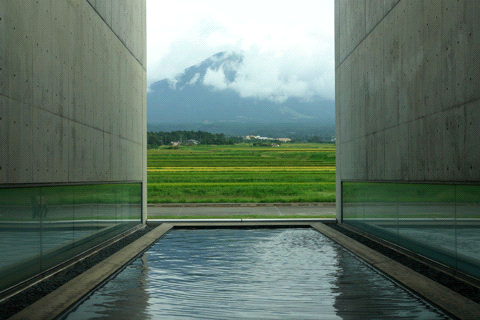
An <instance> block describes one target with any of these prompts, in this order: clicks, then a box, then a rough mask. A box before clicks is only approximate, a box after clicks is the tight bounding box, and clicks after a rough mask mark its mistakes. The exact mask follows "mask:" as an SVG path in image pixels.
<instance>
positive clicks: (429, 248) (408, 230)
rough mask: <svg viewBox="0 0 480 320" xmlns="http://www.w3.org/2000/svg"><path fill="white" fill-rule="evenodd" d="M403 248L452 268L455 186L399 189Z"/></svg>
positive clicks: (407, 186)
mask: <svg viewBox="0 0 480 320" xmlns="http://www.w3.org/2000/svg"><path fill="white" fill-rule="evenodd" d="M398 200H399V204H398V212H399V237H400V243H401V245H402V246H404V247H406V248H408V249H411V250H413V251H416V252H417V253H420V254H422V255H424V256H427V257H430V258H432V259H434V260H436V261H439V262H441V263H444V264H447V265H450V266H453V267H455V261H454V258H455V186H453V185H442V184H399V185H398Z"/></svg>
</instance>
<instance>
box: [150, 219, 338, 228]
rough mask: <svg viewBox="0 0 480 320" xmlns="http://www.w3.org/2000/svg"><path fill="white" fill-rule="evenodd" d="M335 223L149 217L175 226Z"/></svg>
mask: <svg viewBox="0 0 480 320" xmlns="http://www.w3.org/2000/svg"><path fill="white" fill-rule="evenodd" d="M318 222H321V223H335V222H336V220H335V219H334V218H308V219H302V218H294V219H148V220H147V225H151V226H154V225H159V224H162V223H169V224H173V225H174V227H184V226H205V227H208V226H212V227H214V226H224V227H246V226H269V225H271V226H285V227H288V226H296V225H297V226H310V225H311V224H312V223H318Z"/></svg>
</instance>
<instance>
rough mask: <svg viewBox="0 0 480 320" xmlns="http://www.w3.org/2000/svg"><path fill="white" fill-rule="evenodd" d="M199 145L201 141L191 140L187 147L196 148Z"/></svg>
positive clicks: (188, 141)
mask: <svg viewBox="0 0 480 320" xmlns="http://www.w3.org/2000/svg"><path fill="white" fill-rule="evenodd" d="M197 144H200V141H197V140H194V139H190V140H187V142H185V145H186V146H196V145H197Z"/></svg>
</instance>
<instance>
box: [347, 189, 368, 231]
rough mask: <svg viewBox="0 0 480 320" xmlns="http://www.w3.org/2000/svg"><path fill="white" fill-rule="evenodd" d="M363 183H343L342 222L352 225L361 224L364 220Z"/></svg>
mask: <svg viewBox="0 0 480 320" xmlns="http://www.w3.org/2000/svg"><path fill="white" fill-rule="evenodd" d="M364 185H365V184H364V183H358V182H343V183H342V192H343V195H342V199H343V208H342V209H343V220H344V221H345V222H348V223H349V224H352V225H357V224H361V223H363V222H364V220H365V205H364V201H365V200H364V197H365V195H364V193H363V186H364Z"/></svg>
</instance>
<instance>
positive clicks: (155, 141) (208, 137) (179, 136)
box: [147, 130, 243, 148]
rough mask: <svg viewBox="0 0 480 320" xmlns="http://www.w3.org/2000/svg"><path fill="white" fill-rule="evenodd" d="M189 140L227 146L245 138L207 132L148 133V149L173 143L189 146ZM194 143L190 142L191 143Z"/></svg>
mask: <svg viewBox="0 0 480 320" xmlns="http://www.w3.org/2000/svg"><path fill="white" fill-rule="evenodd" d="M189 140H195V141H198V142H199V143H200V144H204V145H205V144H209V145H225V144H235V143H239V142H242V141H243V137H227V136H225V134H223V133H210V132H205V131H182V130H178V131H171V132H163V131H159V132H147V145H148V148H158V147H160V146H164V145H170V144H171V143H172V142H180V143H181V144H188V143H189ZM191 142H192V141H190V143H191Z"/></svg>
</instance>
